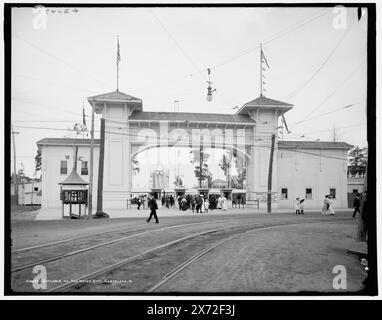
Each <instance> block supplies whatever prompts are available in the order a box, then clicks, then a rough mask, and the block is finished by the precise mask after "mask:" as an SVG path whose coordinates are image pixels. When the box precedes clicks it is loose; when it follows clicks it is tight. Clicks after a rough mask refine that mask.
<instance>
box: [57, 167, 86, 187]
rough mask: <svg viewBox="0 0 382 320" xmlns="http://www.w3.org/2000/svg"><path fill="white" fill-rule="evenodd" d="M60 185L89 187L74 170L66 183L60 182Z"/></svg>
mask: <svg viewBox="0 0 382 320" xmlns="http://www.w3.org/2000/svg"><path fill="white" fill-rule="evenodd" d="M59 184H62V185H69V184H70V185H87V184H89V183H87V182H86V181H85V180H84V179H82V178H81V177H80V176H79V175H78V173H77V171H76V170H74V168H73V169H72V172H71V173H70V175H69V177H67V178H66V179H65V180H64V181H62V182H60V183H59Z"/></svg>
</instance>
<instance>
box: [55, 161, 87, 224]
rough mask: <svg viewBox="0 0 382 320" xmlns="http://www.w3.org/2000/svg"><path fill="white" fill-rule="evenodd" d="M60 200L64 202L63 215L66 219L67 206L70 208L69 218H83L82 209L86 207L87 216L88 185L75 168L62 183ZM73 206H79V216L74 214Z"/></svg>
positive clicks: (84, 213) (84, 212) (84, 211)
mask: <svg viewBox="0 0 382 320" xmlns="http://www.w3.org/2000/svg"><path fill="white" fill-rule="evenodd" d="M59 184H60V185H61V193H60V200H61V202H62V207H61V214H62V218H65V205H67V206H69V218H71V219H79V218H82V216H81V214H82V212H81V207H84V210H83V215H84V216H85V215H86V210H87V207H88V187H87V186H88V185H89V183H87V182H86V181H85V180H83V179H82V178H81V177H80V176H79V175H78V173H77V171H76V170H75V169H74V168H73V170H72V172H71V173H70V175H69V176H68V177H67V178H66V179H65V180H64V181H62V182H60V183H59ZM73 205H75V206H78V214H75V213H73V211H72V210H73Z"/></svg>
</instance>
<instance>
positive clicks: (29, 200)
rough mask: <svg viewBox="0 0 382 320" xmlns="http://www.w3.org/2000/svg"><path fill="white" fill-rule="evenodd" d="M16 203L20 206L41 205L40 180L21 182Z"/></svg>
mask: <svg viewBox="0 0 382 320" xmlns="http://www.w3.org/2000/svg"><path fill="white" fill-rule="evenodd" d="M18 187H19V197H18V201H19V202H18V204H19V205H21V206H29V205H41V198H42V190H41V181H34V182H28V183H22V184H20V185H19V186H18Z"/></svg>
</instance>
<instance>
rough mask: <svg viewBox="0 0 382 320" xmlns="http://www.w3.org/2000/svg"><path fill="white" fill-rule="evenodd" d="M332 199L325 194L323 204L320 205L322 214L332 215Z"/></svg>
mask: <svg viewBox="0 0 382 320" xmlns="http://www.w3.org/2000/svg"><path fill="white" fill-rule="evenodd" d="M332 204H333V201H331V200H330V195H326V196H325V199H324V206H323V207H322V214H324V215H334V214H335V212H334V209H333V206H332Z"/></svg>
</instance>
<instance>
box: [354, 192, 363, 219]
mask: <svg viewBox="0 0 382 320" xmlns="http://www.w3.org/2000/svg"><path fill="white" fill-rule="evenodd" d="M360 207H361V201H360V200H359V194H358V193H357V194H356V196H355V199H354V202H353V208H354V212H353V218H355V215H356V214H357V212H358V213H361V211H360V210H359V208H360Z"/></svg>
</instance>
